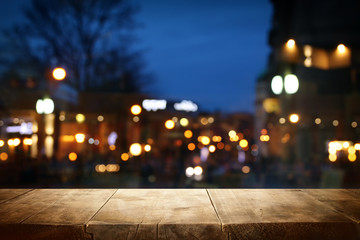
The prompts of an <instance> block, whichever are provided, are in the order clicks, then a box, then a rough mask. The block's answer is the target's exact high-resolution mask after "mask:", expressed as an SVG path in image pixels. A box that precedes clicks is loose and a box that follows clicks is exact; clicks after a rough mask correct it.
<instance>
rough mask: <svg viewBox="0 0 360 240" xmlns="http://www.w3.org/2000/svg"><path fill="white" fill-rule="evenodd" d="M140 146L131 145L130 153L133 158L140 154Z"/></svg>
mask: <svg viewBox="0 0 360 240" xmlns="http://www.w3.org/2000/svg"><path fill="white" fill-rule="evenodd" d="M141 152H142V151H141V145H140V144H139V143H133V144H131V146H130V153H131V154H132V155H133V156H139V155H140V154H141Z"/></svg>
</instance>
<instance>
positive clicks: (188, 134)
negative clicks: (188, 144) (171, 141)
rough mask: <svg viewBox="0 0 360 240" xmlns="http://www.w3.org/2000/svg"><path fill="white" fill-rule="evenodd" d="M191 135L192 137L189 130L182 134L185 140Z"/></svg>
mask: <svg viewBox="0 0 360 240" xmlns="http://www.w3.org/2000/svg"><path fill="white" fill-rule="evenodd" d="M192 135H193V133H192V131H190V130H186V131H185V132H184V136H185V137H186V138H191V137H192Z"/></svg>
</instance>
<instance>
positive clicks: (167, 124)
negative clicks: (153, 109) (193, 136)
mask: <svg viewBox="0 0 360 240" xmlns="http://www.w3.org/2000/svg"><path fill="white" fill-rule="evenodd" d="M165 127H166V128H167V129H173V128H174V127H175V123H174V121H173V120H167V121H166V122H165Z"/></svg>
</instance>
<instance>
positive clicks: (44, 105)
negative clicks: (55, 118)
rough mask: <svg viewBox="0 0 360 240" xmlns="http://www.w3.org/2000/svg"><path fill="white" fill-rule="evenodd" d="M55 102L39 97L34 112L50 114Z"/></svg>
mask: <svg viewBox="0 0 360 240" xmlns="http://www.w3.org/2000/svg"><path fill="white" fill-rule="evenodd" d="M54 108H55V104H54V101H53V100H51V99H50V98H44V99H39V100H37V101H36V112H37V113H38V114H50V113H52V112H53V111H54Z"/></svg>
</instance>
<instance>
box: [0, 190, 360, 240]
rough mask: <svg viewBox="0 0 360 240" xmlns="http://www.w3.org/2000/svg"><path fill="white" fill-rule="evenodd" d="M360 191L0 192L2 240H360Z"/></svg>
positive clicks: (0, 237) (0, 234)
mask: <svg viewBox="0 0 360 240" xmlns="http://www.w3.org/2000/svg"><path fill="white" fill-rule="evenodd" d="M359 198H360V190H357V189H350V190H348V189H306V190H301V189H211V190H206V189H34V190H31V189H13V190H12V189H0V216H1V217H0V239H10V240H11V239H71V240H72V239H79V240H80V239H87V240H89V239H95V240H99V239H100V240H102V239H105V240H106V239H161V240H163V239H164V240H165V239H299V240H300V239H301V240H303V239H334V240H335V239H360V225H359V224H360V201H359V200H360V199H359Z"/></svg>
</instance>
